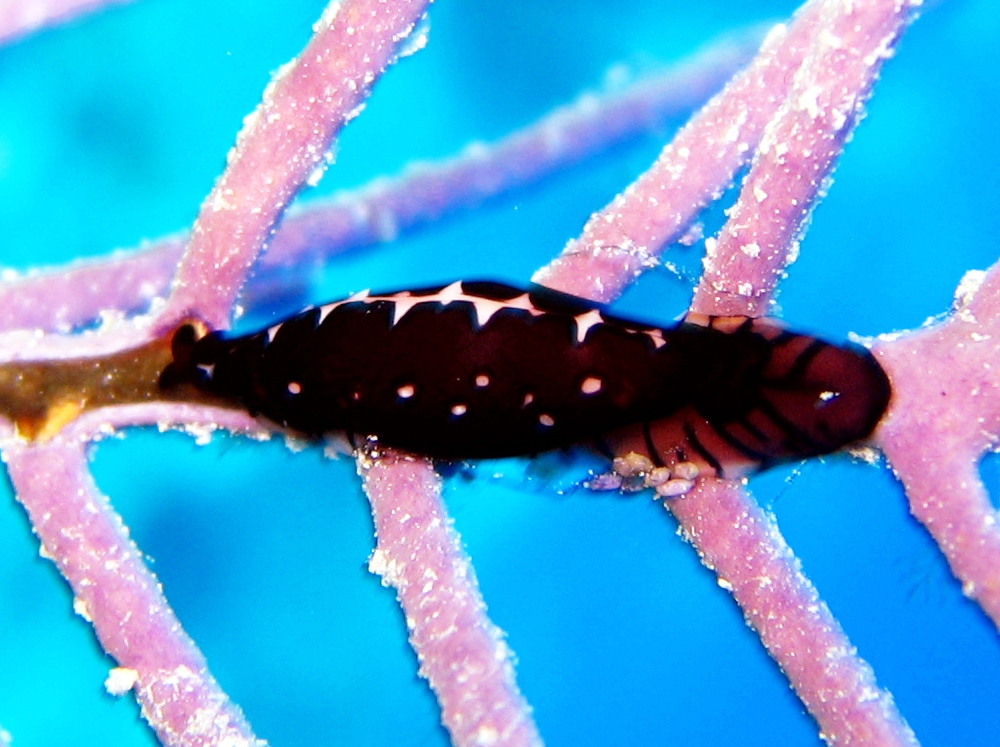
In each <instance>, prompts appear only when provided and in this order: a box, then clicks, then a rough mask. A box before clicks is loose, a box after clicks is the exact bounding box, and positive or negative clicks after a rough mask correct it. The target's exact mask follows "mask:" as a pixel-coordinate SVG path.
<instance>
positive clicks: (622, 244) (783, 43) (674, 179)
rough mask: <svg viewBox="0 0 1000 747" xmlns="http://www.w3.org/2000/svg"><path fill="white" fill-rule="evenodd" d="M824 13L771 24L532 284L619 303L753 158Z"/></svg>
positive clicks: (817, 6)
mask: <svg viewBox="0 0 1000 747" xmlns="http://www.w3.org/2000/svg"><path fill="white" fill-rule="evenodd" d="M821 14H822V2H821V0H812V2H809V3H807V4H806V5H805V6H803V7H802V8H801V9H800V10H799V11H798V13H797V14H796V17H795V19H794V21H793V22H792V23H791V24H790V26H789V27H787V28H786V27H785V26H784V25H779V26H777V27H775V29H774V30H773V31H772V32H771V34H770V35H769V36H768V37H767V39H766V40H765V41H764V44H763V46H762V47H761V50H760V52H759V54H758V55H757V57H756V58H754V60H753V62H752V63H751V64H750V65H749V66H748V67H747V69H746V70H744V71H743V72H741V73H740V74H739V75H737V76H736V77H735V78H733V80H732V81H730V82H729V84H728V85H727V86H726V88H725V90H723V91H722V92H721V93H720V94H718V95H717V96H715V97H714V98H713V99H712V100H711V101H710V102H709V103H708V104H707V105H706V106H705V107H704V108H703V109H702V110H701V111H699V112H698V113H697V114H696V115H695V116H694V117H693V118H692V119H691V121H690V122H689V123H688V124H687V125H685V126H684V128H683V129H682V130H681V131H680V132H678V133H677V136H676V137H675V138H674V139H673V141H672V142H670V143H669V144H668V145H667V146H666V147H665V148H664V149H663V152H662V153H661V154H660V157H659V158H658V159H657V161H656V163H654V164H653V166H652V167H651V168H650V169H649V170H648V171H646V173H644V174H643V175H642V176H640V177H639V178H638V179H637V180H636V181H635V182H634V183H632V184H631V185H629V187H628V189H626V190H625V191H624V192H622V193H621V194H620V195H618V197H616V198H615V199H614V200H613V201H612V202H611V204H609V205H608V206H607V207H605V208H604V209H603V210H600V211H598V212H596V213H594V215H592V216H591V218H590V220H588V221H587V224H586V226H584V229H583V233H582V234H581V235H580V237H579V238H576V239H573V240H572V241H570V242H569V243H568V244H567V246H566V248H565V249H563V252H562V254H560V255H559V257H557V258H556V259H555V260H553V261H552V262H551V263H550V264H549V265H547V266H546V267H544V268H542V269H541V270H539V271H538V272H537V273H536V274H535V277H534V278H533V279H534V280H535V282H538V283H541V284H542V285H547V286H549V287H550V288H555V289H557V290H561V291H564V292H566V293H573V294H575V295H579V296H585V297H587V298H592V299H594V300H595V301H611V300H613V299H615V298H617V297H618V295H619V294H620V293H621V292H622V290H624V288H625V287H626V286H627V285H628V283H630V282H632V281H633V280H634V279H635V278H636V277H638V276H639V274H640V273H642V272H643V271H644V270H645V269H647V268H648V267H650V266H651V261H652V260H653V259H654V258H655V257H656V256H658V255H659V253H660V252H661V251H662V250H663V248H664V247H665V246H666V245H667V244H669V243H671V242H673V241H675V240H676V239H677V238H679V237H680V235H681V234H683V233H684V232H685V231H686V230H687V229H688V227H689V226H690V225H691V222H692V221H693V220H694V219H695V217H696V216H697V214H698V212H699V211H701V210H702V209H703V208H705V207H706V206H707V205H708V204H709V203H710V202H711V201H712V200H715V199H717V198H718V197H719V196H720V195H721V194H722V191H723V190H724V189H725V188H726V186H727V185H728V184H729V183H730V181H731V180H732V178H733V175H734V174H735V173H736V171H737V170H738V169H739V168H740V167H741V166H743V165H744V164H745V163H747V162H748V161H749V160H750V158H751V157H752V156H753V152H754V148H755V147H756V146H757V143H758V141H759V140H760V137H761V133H762V132H763V130H764V126H765V125H766V124H767V122H768V121H769V120H770V119H771V117H773V116H774V114H775V112H776V111H777V110H778V107H779V105H780V104H781V101H782V100H783V98H784V93H785V88H786V85H787V84H786V81H787V80H789V79H790V78H791V76H792V75H793V74H794V71H795V70H796V68H798V66H799V65H800V64H801V62H802V58H803V56H804V55H805V52H806V47H807V46H808V45H809V44H810V42H811V39H812V37H813V35H814V34H815V33H816V30H817V25H818V23H819V19H820V16H821Z"/></svg>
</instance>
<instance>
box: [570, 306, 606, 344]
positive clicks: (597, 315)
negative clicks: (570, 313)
mask: <svg viewBox="0 0 1000 747" xmlns="http://www.w3.org/2000/svg"><path fill="white" fill-rule="evenodd" d="M573 318H574V319H575V320H576V341H577V342H583V341H584V340H585V339H586V337H587V332H589V331H590V328H591V327H593V326H594V325H596V324H603V323H604V318H603V317H602V316H601V312H600V311H598V310H597V309H591V310H590V311H588V312H587V313H586V314H580V315H579V316H576V317H573Z"/></svg>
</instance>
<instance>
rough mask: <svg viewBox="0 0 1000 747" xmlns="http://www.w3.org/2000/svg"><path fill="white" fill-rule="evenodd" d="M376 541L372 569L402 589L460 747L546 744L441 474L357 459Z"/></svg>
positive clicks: (418, 465)
mask: <svg viewBox="0 0 1000 747" xmlns="http://www.w3.org/2000/svg"><path fill="white" fill-rule="evenodd" d="M358 471H359V472H360V474H361V475H362V477H363V478H364V488H365V493H366V494H367V495H368V500H369V501H370V502H371V507H372V514H373V515H374V517H375V532H376V535H377V537H378V545H377V546H376V548H375V552H374V553H372V557H371V560H370V561H369V565H368V567H369V569H370V570H371V571H372V572H373V573H377V574H378V575H380V576H381V577H382V583H383V584H385V585H387V586H393V587H394V588H395V589H396V592H397V595H398V598H399V602H400V604H401V605H402V607H403V612H404V614H405V615H406V625H407V627H408V628H409V630H410V643H411V645H412V646H413V648H414V650H415V651H416V652H417V658H418V659H419V660H420V674H421V675H422V676H424V677H426V678H427V681H428V682H429V683H430V686H431V688H432V689H433V690H434V693H435V694H436V695H437V698H438V702H439V703H440V704H441V719H442V722H443V723H444V725H445V727H447V729H448V732H449V733H450V734H451V739H452V744H454V745H457V746H458V747H475V746H476V745H498V746H499V745H509V746H510V747H515V746H516V747H522V746H523V747H529V746H530V745H541V743H542V742H541V738H540V737H539V736H538V730H537V729H536V727H535V723H534V721H533V720H532V718H531V712H530V709H529V708H528V706H527V703H525V701H524V698H523V697H522V696H521V693H520V692H519V691H518V689H517V685H516V683H515V682H514V668H513V665H512V663H511V660H512V654H511V651H510V649H509V648H508V647H507V644H506V642H505V641H504V639H503V633H502V632H501V631H500V630H499V629H498V628H497V627H496V626H495V625H493V624H492V623H491V622H490V621H489V619H488V618H487V617H486V614H485V610H486V605H485V603H484V602H483V599H482V596H481V595H480V593H479V587H478V585H477V583H476V578H475V573H474V571H473V569H472V565H471V563H470V562H469V559H468V557H467V556H466V555H465V553H464V552H463V551H462V548H461V544H460V541H459V538H458V535H457V534H456V533H455V530H454V529H452V526H451V519H449V518H448V516H447V514H446V513H445V510H444V505H443V503H442V502H441V478H439V477H438V476H437V475H436V474H435V473H434V469H433V467H431V465H430V464H429V463H428V462H427V461H425V460H423V459H417V458H415V457H411V456H407V455H404V454H398V453H395V452H392V451H390V452H387V453H384V454H382V455H381V456H379V458H377V459H371V458H368V457H364V456H363V457H359V462H358Z"/></svg>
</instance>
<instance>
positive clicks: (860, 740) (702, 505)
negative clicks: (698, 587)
mask: <svg viewBox="0 0 1000 747" xmlns="http://www.w3.org/2000/svg"><path fill="white" fill-rule="evenodd" d="M666 506H667V507H668V508H669V509H670V511H671V512H672V513H673V514H674V516H676V517H677V520H678V521H679V522H680V524H681V528H682V531H683V533H684V536H685V538H687V539H688V540H689V541H690V542H691V543H692V544H693V545H694V546H695V548H696V549H697V550H698V554H699V555H700V556H701V559H702V562H703V563H704V564H705V565H706V566H707V567H708V568H709V569H711V570H714V571H715V572H716V573H717V574H718V577H719V585H720V586H722V587H723V588H726V589H728V590H729V591H730V592H731V593H732V595H733V598H734V599H735V600H736V602H737V604H739V605H740V608H741V609H742V610H743V614H744V616H745V617H746V621H747V624H748V625H750V626H751V627H752V628H753V629H754V630H756V631H757V632H758V634H759V635H760V638H761V642H762V643H763V644H764V646H765V648H767V651H768V653H769V654H771V656H772V658H774V660H775V661H776V662H778V664H779V665H780V666H781V669H782V671H783V672H784V673H785V675H786V676H787V677H788V679H789V681H790V682H791V683H792V687H793V688H795V692H796V693H797V694H798V696H799V698H801V700H802V702H803V703H804V704H805V706H806V708H808V709H809V713H811V714H812V715H813V717H814V718H815V719H816V721H817V722H818V723H819V725H820V729H821V736H822V737H823V738H824V739H825V740H826V742H827V743H828V744H831V745H880V746H885V747H888V746H889V745H900V746H902V745H911V746H912V745H916V744H917V740H916V737H915V736H914V735H913V732H912V731H911V730H910V728H909V726H907V724H906V722H905V721H904V720H903V718H902V716H900V714H899V712H898V710H897V709H896V706H895V704H894V703H893V700H892V696H891V695H890V694H889V693H887V692H885V691H884V690H881V689H879V687H878V686H877V685H876V683H875V674H874V672H872V669H871V667H870V666H869V665H868V664H867V662H865V661H864V660H863V659H861V658H860V657H858V655H857V652H856V650H855V649H854V647H853V646H852V645H851V643H850V641H849V640H848V639H847V636H846V635H845V634H844V631H843V630H842V629H841V627H840V625H839V624H838V623H837V621H836V620H835V619H834V617H833V615H832V614H831V613H830V610H829V608H828V607H827V606H826V604H825V603H824V602H823V601H822V600H821V599H820V597H819V594H818V592H817V591H816V589H815V587H814V586H813V585H812V583H811V582H810V581H809V579H807V578H806V577H805V575H803V573H802V571H801V569H800V567H799V561H798V559H797V558H796V557H795V555H794V554H793V553H792V550H791V548H789V547H788V545H787V544H786V543H785V540H784V538H783V537H782V536H781V533H780V532H779V531H778V527H777V525H776V524H775V522H774V517H773V516H770V515H768V514H766V513H765V512H764V511H762V510H761V508H760V507H759V506H758V505H757V504H756V503H755V502H754V501H753V499H752V498H750V496H749V495H748V494H747V493H746V492H745V491H744V490H743V489H742V488H741V487H740V486H739V485H738V484H737V483H734V482H730V481H725V480H716V479H711V480H702V481H700V482H699V483H698V484H697V486H696V488H695V490H694V491H693V492H692V493H689V494H688V495H685V496H682V497H680V498H677V499H674V500H671V501H669V502H667V503H666Z"/></svg>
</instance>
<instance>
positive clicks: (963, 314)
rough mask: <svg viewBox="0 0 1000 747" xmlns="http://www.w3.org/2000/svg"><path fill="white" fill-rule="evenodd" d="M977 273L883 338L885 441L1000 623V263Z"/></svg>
mask: <svg viewBox="0 0 1000 747" xmlns="http://www.w3.org/2000/svg"><path fill="white" fill-rule="evenodd" d="M970 275H971V276H972V277H967V281H969V280H971V281H973V282H971V283H969V284H967V285H965V287H961V288H959V291H960V295H959V299H958V302H959V304H960V305H959V307H958V308H957V309H956V310H955V312H954V313H953V314H952V315H951V317H949V318H948V319H947V320H946V321H945V322H943V323H941V324H938V325H935V326H933V327H930V328H928V329H923V330H920V331H918V332H915V333H913V334H908V335H903V336H901V337H890V338H888V339H885V340H881V341H879V342H878V343H877V344H876V345H875V347H874V351H875V354H876V355H877V356H878V359H879V361H880V362H881V363H882V365H883V366H884V367H885V369H886V371H887V372H888V374H889V377H890V379H891V381H892V387H893V392H894V398H893V402H892V405H891V407H890V410H889V413H888V415H887V416H886V418H885V419H884V420H883V422H882V425H881V427H880V428H879V430H878V431H877V433H876V443H877V444H878V446H879V447H880V448H881V449H882V450H883V451H884V452H885V455H886V458H887V459H888V460H889V463H890V465H891V466H892V468H893V470H894V471H895V472H896V475H897V476H898V477H899V479H900V480H901V481H902V483H903V486H904V487H905V488H906V495H907V497H908V498H909V501H910V510H911V511H912V512H913V515H914V516H916V517H917V518H918V519H919V520H920V521H921V522H922V523H923V524H924V526H926V527H927V531H929V532H930V533H931V534H932V535H933V536H934V539H935V540H936V541H937V543H938V545H939V546H940V548H941V551H942V552H943V553H944V554H945V557H947V558H948V563H949V564H950V565H951V569H952V572H953V573H954V574H955V576H956V577H957V578H958V579H959V581H961V582H962V591H963V592H964V593H965V595H966V596H967V597H969V598H970V599H974V600H976V601H977V602H978V603H979V604H980V605H981V606H982V608H983V610H984V611H985V612H986V614H987V615H989V616H990V617H991V618H992V619H993V622H994V624H995V625H997V626H998V627H1000V527H998V526H997V512H996V509H995V508H994V507H993V506H992V505H991V503H990V500H989V497H988V496H987V495H986V490H985V488H984V487H983V484H982V481H981V480H980V478H979V474H978V470H977V468H976V466H977V462H978V461H979V458H980V457H981V456H982V454H983V453H984V452H986V451H987V450H991V449H992V450H995V449H996V448H997V444H998V443H1000V397H998V396H997V395H998V390H1000V382H998V379H997V373H996V365H997V364H996V362H997V361H998V360H1000V265H994V266H993V267H992V268H991V269H990V270H989V272H988V274H986V276H985V279H983V278H982V276H979V277H976V276H975V275H974V274H972V273H970ZM979 281H981V282H982V285H978V287H973V286H976V285H977V284H978V282H979ZM972 424H975V425H974V427H971V426H972Z"/></svg>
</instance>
